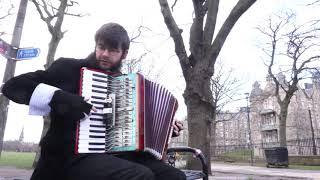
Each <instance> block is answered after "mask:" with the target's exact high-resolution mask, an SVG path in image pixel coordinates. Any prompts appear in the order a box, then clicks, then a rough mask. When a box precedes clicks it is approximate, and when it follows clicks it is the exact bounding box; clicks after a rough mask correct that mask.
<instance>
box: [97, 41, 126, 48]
mask: <svg viewBox="0 0 320 180" xmlns="http://www.w3.org/2000/svg"><path fill="white" fill-rule="evenodd" d="M97 45H102V46H105V47H109V48H116V49H121V43H119V42H117V41H112V40H110V39H99V40H98V42H97Z"/></svg>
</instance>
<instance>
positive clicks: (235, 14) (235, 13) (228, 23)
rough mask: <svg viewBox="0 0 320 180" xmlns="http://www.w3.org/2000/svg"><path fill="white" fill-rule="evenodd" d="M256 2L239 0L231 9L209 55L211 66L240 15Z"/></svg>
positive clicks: (253, 0)
mask: <svg viewBox="0 0 320 180" xmlns="http://www.w3.org/2000/svg"><path fill="white" fill-rule="evenodd" d="M255 2H256V0H239V1H238V3H237V4H236V6H235V7H234V8H233V9H232V10H231V12H230V14H229V16H228V17H227V19H226V20H225V22H224V23H223V25H222V27H221V29H220V30H219V32H218V34H217V36H216V38H215V39H214V41H213V43H212V45H211V48H210V53H209V57H208V59H210V63H209V65H210V67H212V68H213V64H214V63H215V62H214V61H215V59H216V57H217V56H218V55H219V53H220V50H221V48H222V46H223V44H224V42H225V40H226V38H227V36H228V34H229V33H230V31H231V29H232V28H233V26H234V25H235V23H236V22H237V21H238V19H239V18H240V16H241V15H242V14H243V13H244V12H246V11H247V10H248V9H249V8H250V7H251V5H253V4H254V3H255Z"/></svg>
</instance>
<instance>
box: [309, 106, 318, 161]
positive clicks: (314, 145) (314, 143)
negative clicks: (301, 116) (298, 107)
mask: <svg viewBox="0 0 320 180" xmlns="http://www.w3.org/2000/svg"><path fill="white" fill-rule="evenodd" d="M308 113H309V120H310V126H311V138H312V152H313V155H317V147H316V141H315V139H314V129H313V124H312V118H311V110H310V109H308Z"/></svg>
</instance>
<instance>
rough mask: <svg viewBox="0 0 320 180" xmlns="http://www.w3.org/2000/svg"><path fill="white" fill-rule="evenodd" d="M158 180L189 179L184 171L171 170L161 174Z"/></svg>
mask: <svg viewBox="0 0 320 180" xmlns="http://www.w3.org/2000/svg"><path fill="white" fill-rule="evenodd" d="M157 179H166V180H186V179H187V177H186V175H185V174H184V172H183V171H181V170H179V169H175V168H174V169H170V170H167V171H166V172H165V173H162V174H160V176H159V177H158V178H157Z"/></svg>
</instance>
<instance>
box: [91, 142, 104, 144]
mask: <svg viewBox="0 0 320 180" xmlns="http://www.w3.org/2000/svg"><path fill="white" fill-rule="evenodd" d="M105 144H106V143H104V142H89V145H105Z"/></svg>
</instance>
